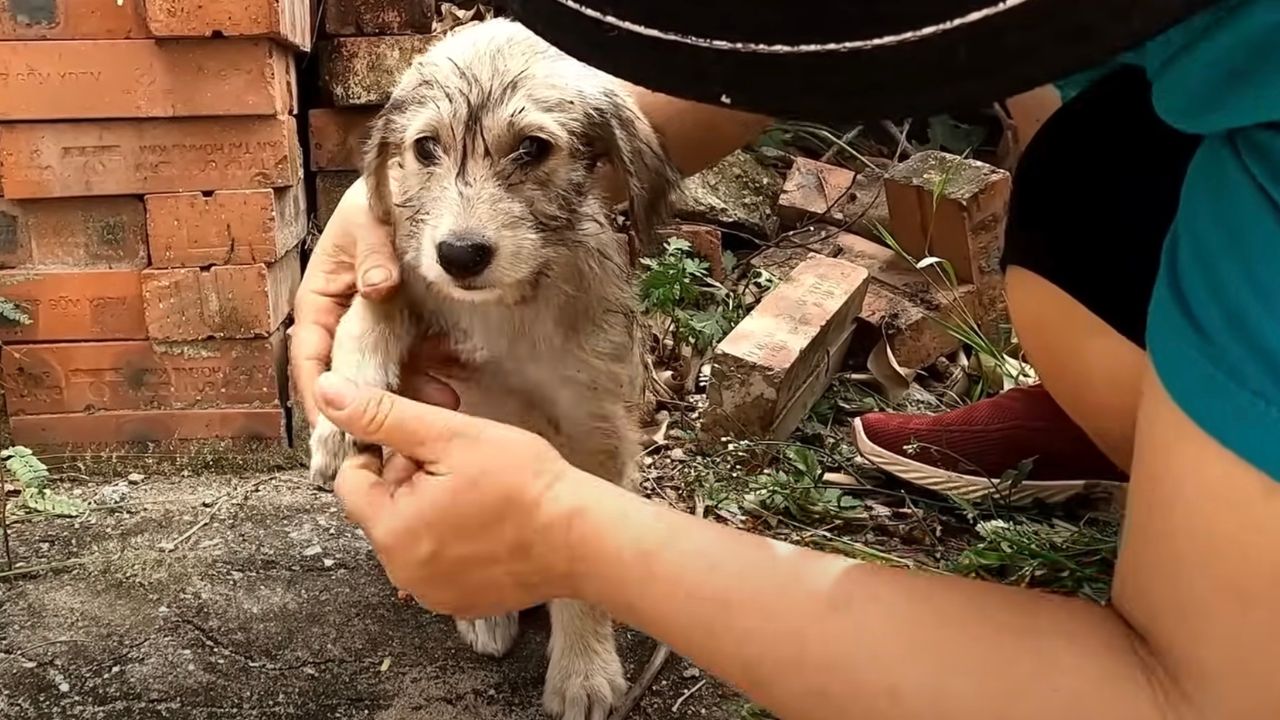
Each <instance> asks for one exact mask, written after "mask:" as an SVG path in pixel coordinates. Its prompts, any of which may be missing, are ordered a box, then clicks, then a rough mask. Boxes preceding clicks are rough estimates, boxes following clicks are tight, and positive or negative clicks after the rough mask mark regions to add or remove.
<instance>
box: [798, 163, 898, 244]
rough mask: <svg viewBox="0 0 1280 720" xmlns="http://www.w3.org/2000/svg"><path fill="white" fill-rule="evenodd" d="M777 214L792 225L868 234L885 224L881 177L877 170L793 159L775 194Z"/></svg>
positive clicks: (886, 215) (885, 214)
mask: <svg viewBox="0 0 1280 720" xmlns="http://www.w3.org/2000/svg"><path fill="white" fill-rule="evenodd" d="M778 217H779V218H780V219H781V220H782V222H783V223H785V224H787V225H789V226H791V227H801V226H804V225H808V224H810V223H828V224H831V225H836V226H840V227H846V228H853V229H855V230H858V231H860V232H868V233H870V232H874V231H875V226H876V225H877V224H879V225H881V226H884V227H888V225H889V210H888V204H887V202H886V201H885V197H884V179H883V177H882V176H881V175H880V174H879V173H878V172H873V171H868V172H863V173H855V172H853V171H852V170H848V169H846V168H842V167H836V166H834V165H827V164H825V163H820V162H816V161H813V160H809V159H807V158H796V161H795V162H794V163H793V164H792V166H791V169H790V170H789V171H788V172H787V179H786V182H784V183H783V185H782V193H781V195H779V197H778Z"/></svg>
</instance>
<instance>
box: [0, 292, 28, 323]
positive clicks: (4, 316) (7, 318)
mask: <svg viewBox="0 0 1280 720" xmlns="http://www.w3.org/2000/svg"><path fill="white" fill-rule="evenodd" d="M0 322H3V323H6V324H9V325H30V324H31V315H30V314H29V313H28V312H27V310H26V308H24V307H22V306H21V305H19V304H18V303H16V302H14V301H12V300H10V299H8V298H4V297H0Z"/></svg>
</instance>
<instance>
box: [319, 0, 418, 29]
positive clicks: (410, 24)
mask: <svg viewBox="0 0 1280 720" xmlns="http://www.w3.org/2000/svg"><path fill="white" fill-rule="evenodd" d="M435 17H436V3H435V0H327V2H326V3H325V5H324V29H325V31H326V32H328V33H329V34H330V35H404V34H412V33H429V32H431V28H432V26H433V25H434V24H435Z"/></svg>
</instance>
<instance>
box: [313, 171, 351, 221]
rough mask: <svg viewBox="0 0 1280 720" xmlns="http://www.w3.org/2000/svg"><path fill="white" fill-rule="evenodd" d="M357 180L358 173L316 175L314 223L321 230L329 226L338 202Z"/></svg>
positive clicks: (337, 172) (341, 172) (336, 172)
mask: <svg viewBox="0 0 1280 720" xmlns="http://www.w3.org/2000/svg"><path fill="white" fill-rule="evenodd" d="M359 179H360V173H357V172H349V171H345V170H338V171H333V172H318V173H316V223H317V224H318V225H319V226H320V227H321V228H323V227H324V226H325V225H328V224H329V218H331V217H333V211H334V210H336V209H337V207H338V201H339V200H341V199H342V196H343V195H344V194H345V193H346V192H347V190H348V189H349V188H350V187H351V185H352V184H354V183H355V181H356V180H359Z"/></svg>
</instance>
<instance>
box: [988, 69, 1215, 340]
mask: <svg viewBox="0 0 1280 720" xmlns="http://www.w3.org/2000/svg"><path fill="white" fill-rule="evenodd" d="M1199 145H1200V138H1199V137H1198V136H1192V135H1187V134H1184V133H1181V132H1178V131H1177V130H1175V129H1173V128H1172V127H1170V126H1169V125H1167V124H1166V123H1165V122H1164V121H1163V120H1161V119H1160V118H1159V117H1158V116H1157V115H1156V111H1155V108H1154V106H1153V105H1152V101H1151V85H1150V83H1149V82H1148V81H1147V77H1146V73H1145V71H1144V70H1142V69H1139V68H1136V67H1125V68H1121V69H1119V70H1116V71H1115V72H1113V73H1111V74H1109V75H1107V76H1105V77H1103V78H1101V79H1099V80H1098V81H1097V82H1095V83H1094V84H1093V85H1091V86H1089V87H1088V88H1086V89H1085V90H1084V91H1082V92H1081V93H1080V94H1078V95H1076V96H1075V97H1073V98H1071V99H1070V100H1069V101H1068V102H1067V103H1066V104H1064V105H1063V106H1062V107H1061V108H1059V109H1058V111H1057V112H1055V113H1054V114H1053V115H1052V116H1050V117H1049V119H1048V121H1047V122H1045V124H1044V126H1043V127H1041V128H1040V131H1039V132H1038V133H1037V134H1036V136H1035V137H1034V138H1033V139H1032V141H1031V143H1030V144H1029V145H1028V146H1027V149H1026V151H1025V152H1024V153H1023V156H1022V159H1021V160H1020V161H1019V163H1018V167H1017V168H1016V170H1015V171H1014V176H1013V190H1012V195H1011V198H1010V207H1009V218H1008V223H1007V225H1006V230H1005V247H1004V257H1003V258H1002V266H1004V267H1008V266H1009V265H1017V266H1018V267H1021V268H1023V269H1026V270H1030V271H1031V272H1034V273H1035V274H1037V275H1039V276H1040V277H1042V278H1044V279H1045V280H1048V281H1049V282H1050V283H1052V284H1053V285H1055V286H1056V287H1058V288H1060V289H1061V290H1063V291H1064V292H1066V293H1067V294H1068V295H1070V296H1071V297H1073V298H1075V299H1076V300H1077V301H1078V302H1080V303H1081V304H1082V305H1084V306H1085V307H1086V308H1088V309H1089V310H1090V311H1091V312H1092V313H1093V314H1094V315H1097V316H1098V317H1099V318H1101V319H1102V320H1103V321H1104V322H1106V323H1107V324H1108V325H1110V326H1111V327H1112V328H1114V329H1115V330H1116V331H1117V332H1119V333H1120V334H1121V335H1123V336H1124V337H1126V338H1128V339H1129V340H1130V341H1132V342H1133V343H1134V344H1136V345H1138V346H1139V347H1141V348H1146V330H1147V309H1148V306H1149V305H1150V303H1151V292H1152V288H1153V287H1154V286H1155V281H1156V273H1157V271H1158V270H1159V268H1160V256H1161V252H1162V251H1163V249H1164V244H1165V239H1166V237H1167V236H1168V233H1169V227H1170V226H1171V225H1172V223H1173V218H1174V215H1175V214H1176V213H1177V210H1178V204H1179V200H1180V197H1181V194H1182V184H1183V180H1184V178H1185V177H1186V174H1187V168H1188V166H1189V165H1190V163H1191V158H1192V156H1193V155H1194V154H1195V152H1196V149H1197V148H1198V147H1199Z"/></svg>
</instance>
